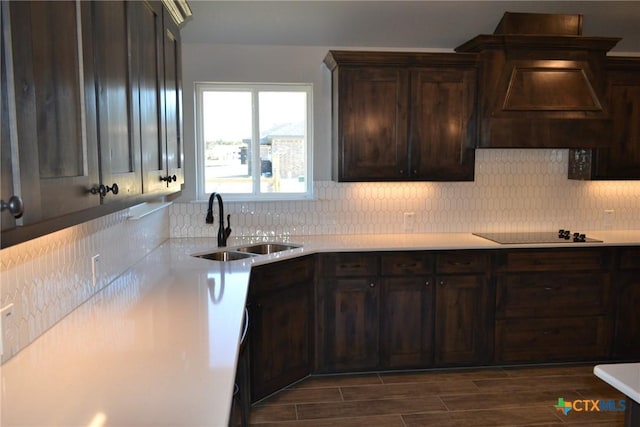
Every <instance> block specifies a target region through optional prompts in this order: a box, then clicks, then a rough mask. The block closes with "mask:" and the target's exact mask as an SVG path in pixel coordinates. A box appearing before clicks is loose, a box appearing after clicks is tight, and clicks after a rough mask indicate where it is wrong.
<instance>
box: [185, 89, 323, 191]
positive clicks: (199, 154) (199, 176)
mask: <svg viewBox="0 0 640 427" xmlns="http://www.w3.org/2000/svg"><path fill="white" fill-rule="evenodd" d="M206 91H238V92H251V93H252V97H251V98H252V137H251V139H252V142H251V143H252V144H256V145H258V144H259V143H260V135H259V133H260V129H259V125H258V124H259V119H260V118H259V113H258V112H259V108H258V93H259V92H264V91H273V92H295V91H298V92H305V93H306V95H307V118H306V121H307V126H306V129H305V132H306V135H305V138H306V139H305V140H306V146H305V150H306V153H305V158H306V161H307V176H306V182H305V186H306V191H305V192H303V193H261V192H260V170H259V168H258V170H257V172H258V173H257V174H255V172H256V171H252V172H253V173H254V174H253V175H252V178H253V191H252V192H251V193H221V194H222V196H223V197H224V199H225V201H227V200H231V201H243V202H244V201H246V202H256V201H275V200H309V199H313V84H312V83H228V82H195V83H194V95H195V118H196V120H195V121H196V123H195V127H196V129H195V130H196V165H195V167H196V198H197V200H208V199H209V194H208V193H205V178H204V117H203V107H202V99H203V97H202V93H203V92H206ZM251 153H252V156H253V162H252V164H254V165H259V164H260V150H259V149H254V150H251Z"/></svg>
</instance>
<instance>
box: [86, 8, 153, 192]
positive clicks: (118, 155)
mask: <svg viewBox="0 0 640 427" xmlns="http://www.w3.org/2000/svg"><path fill="white" fill-rule="evenodd" d="M90 4H91V7H92V8H93V41H94V57H95V64H96V69H95V75H96V77H95V78H96V94H97V96H96V98H97V103H98V104H97V114H98V140H99V146H100V175H101V176H100V178H101V183H102V184H103V185H105V186H109V187H110V186H112V185H113V184H116V185H117V186H118V189H119V191H118V194H117V195H113V194H111V193H109V194H108V196H107V197H105V198H104V199H103V202H109V201H111V200H116V201H117V200H122V199H123V198H126V197H128V196H129V197H130V196H136V195H139V194H141V193H142V171H141V165H140V138H137V137H134V128H133V123H134V121H133V98H132V95H133V94H132V91H131V87H132V85H133V81H134V79H133V74H132V69H131V67H130V61H129V51H130V48H129V42H130V36H129V32H130V30H131V29H132V27H133V26H134V25H136V24H135V23H134V22H132V19H131V18H132V16H131V15H132V12H133V7H132V6H129V5H128V3H127V2H125V1H109V2H103V1H100V2H91V3H90Z"/></svg>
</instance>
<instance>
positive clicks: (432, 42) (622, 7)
mask: <svg viewBox="0 0 640 427" xmlns="http://www.w3.org/2000/svg"><path fill="white" fill-rule="evenodd" d="M189 4H190V6H191V9H192V10H193V15H194V16H193V19H192V20H190V21H189V22H188V23H187V24H186V26H185V28H184V29H183V31H182V38H183V42H184V43H220V44H249V45H263V44H268V45H298V46H328V47H349V46H354V47H389V48H392V47H395V48H445V49H453V48H455V47H456V46H458V45H460V44H462V43H463V42H465V41H467V40H469V39H471V38H473V37H475V36H476V35H478V34H491V33H493V30H494V29H495V27H496V25H497V24H498V22H499V21H500V18H501V17H502V15H503V13H504V12H505V11H510V12H539V13H570V14H576V13H577V14H582V15H583V16H584V19H583V35H585V36H605V37H622V38H623V40H622V41H621V42H620V43H618V45H617V46H616V47H615V48H614V51H619V52H640V1H427V0H423V1H399V0H396V1H362V0H361V1H341V0H332V1H237V0H236V1H202V0H190V1H189Z"/></svg>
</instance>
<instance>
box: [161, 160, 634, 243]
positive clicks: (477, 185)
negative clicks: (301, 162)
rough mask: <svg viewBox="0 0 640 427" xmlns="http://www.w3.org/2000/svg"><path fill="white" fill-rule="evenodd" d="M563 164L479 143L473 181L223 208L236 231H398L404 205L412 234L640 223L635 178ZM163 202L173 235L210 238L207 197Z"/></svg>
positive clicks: (323, 187)
mask: <svg viewBox="0 0 640 427" xmlns="http://www.w3.org/2000/svg"><path fill="white" fill-rule="evenodd" d="M567 163H568V151H567V150H477V151H476V176H475V181H474V182H405V183H336V182H332V181H318V182H315V183H314V192H315V197H316V198H315V200H311V201H291V202H281V203H277V202H257V203H248V202H242V203H240V202H226V210H227V212H228V213H230V214H231V216H232V220H231V221H232V228H233V234H234V235H236V236H238V235H241V236H248V235H267V236H268V235H273V236H278V235H283V234H327V233H332V234H345V233H354V234H359V233H402V232H403V214H404V212H414V213H415V214H416V217H415V218H416V221H415V225H414V228H413V230H414V232H442V231H451V232H472V231H513V230H552V229H556V228H560V227H573V228H575V229H578V228H583V229H599V228H603V227H604V228H613V229H637V228H640V210H638V209H637V206H638V202H639V201H640V183H638V182H624V181H623V182H582V181H571V180H568V179H567ZM169 209H170V212H171V215H170V233H171V237H196V236H198V237H199V236H206V237H215V236H216V234H217V227H215V226H213V227H212V226H210V225H207V224H204V219H203V218H204V216H205V213H206V206H205V205H204V204H202V203H200V204H198V203H187V204H174V205H172V206H171V207H170V208H169ZM605 209H613V210H614V211H615V213H614V215H613V217H612V218H610V221H609V223H608V225H606V224H605V222H604V210H605ZM605 225H606V227H605Z"/></svg>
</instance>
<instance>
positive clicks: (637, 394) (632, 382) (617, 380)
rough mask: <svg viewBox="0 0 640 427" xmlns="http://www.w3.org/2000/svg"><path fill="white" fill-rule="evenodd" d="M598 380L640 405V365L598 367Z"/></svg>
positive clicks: (625, 364)
mask: <svg viewBox="0 0 640 427" xmlns="http://www.w3.org/2000/svg"><path fill="white" fill-rule="evenodd" d="M593 373H594V374H596V376H597V377H598V378H600V379H601V380H603V381H604V382H606V383H607V384H609V385H610V386H612V387H614V388H615V389H616V390H618V391H620V392H621V393H623V394H624V395H625V396H627V397H629V398H631V399H633V400H634V401H636V403H639V404H640V363H612V364H606V365H596V366H595V367H594V368H593Z"/></svg>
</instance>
